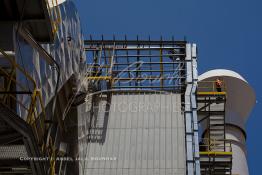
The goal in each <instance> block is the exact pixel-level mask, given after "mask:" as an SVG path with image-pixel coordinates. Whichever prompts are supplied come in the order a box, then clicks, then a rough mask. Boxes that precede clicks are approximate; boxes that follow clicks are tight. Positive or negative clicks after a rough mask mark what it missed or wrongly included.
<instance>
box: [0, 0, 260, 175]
mask: <svg viewBox="0 0 262 175" xmlns="http://www.w3.org/2000/svg"><path fill="white" fill-rule="evenodd" d="M0 8H1V9H0V24H1V28H0V31H1V32H0V52H1V53H0V81H1V83H0V98H1V102H0V174H36V175H45V174H50V175H55V174H58V175H67V174H68V175H69V174H81V175H144V174H150V175H151V174H152V175H153V174H154V175H248V174H249V173H248V165H247V158H246V157H247V153H246V146H245V143H246V135H247V133H246V131H245V123H246V121H247V119H248V117H249V114H250V112H251V111H252V108H253V106H254V104H255V101H256V97H255V92H254V90H253V89H252V87H251V86H250V85H249V84H248V82H247V80H245V79H244V78H243V77H242V76H241V75H239V74H238V73H236V72H234V71H231V70H225V69H217V70H211V71H208V72H205V73H204V74H202V75H199V74H198V67H197V65H198V62H197V59H198V58H197V45H196V44H194V43H189V42H187V41H178V40H175V39H174V38H171V39H169V40H165V39H163V38H160V39H159V40H152V39H150V38H148V39H140V38H138V37H137V39H135V40H130V39H128V37H125V38H122V39H119V38H116V37H113V38H112V39H110V40H108V39H105V38H104V37H101V38H100V39H97V38H92V36H91V37H90V38H88V39H87V38H86V39H84V38H83V34H82V31H81V24H80V19H79V16H78V13H77V9H76V8H75V6H74V2H73V1H71V0H24V1H18V0H17V1H10V0H3V1H1V2H0Z"/></svg>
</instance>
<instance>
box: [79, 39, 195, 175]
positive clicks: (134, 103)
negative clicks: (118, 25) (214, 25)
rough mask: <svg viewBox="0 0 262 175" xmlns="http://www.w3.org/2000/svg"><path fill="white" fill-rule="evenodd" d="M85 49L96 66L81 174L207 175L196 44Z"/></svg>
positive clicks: (108, 44) (82, 116)
mask: <svg viewBox="0 0 262 175" xmlns="http://www.w3.org/2000/svg"><path fill="white" fill-rule="evenodd" d="M85 44H86V47H85V49H86V51H87V57H88V58H89V60H90V59H91V60H90V61H89V62H88V63H89V65H88V70H89V71H90V72H87V80H88V83H87V84H88V88H87V92H86V93H87V97H86V103H84V104H82V105H80V106H78V113H79V115H78V121H79V157H80V164H79V172H80V174H101V175H102V174H109V175H110V174H121V175H122V174H141V175H144V174H159V175H160V174H161V175H165V174H175V175H182V174H183V175H185V174H187V175H200V165H199V153H198V152H199V150H198V149H199V148H198V147H199V146H198V121H197V106H196V97H195V95H196V94H195V93H196V86H197V61H196V45H195V44H193V45H192V44H188V43H186V42H185V41H174V40H169V41H164V40H162V39H160V40H159V41H150V39H149V40H148V41H145V40H138V39H137V40H131V41H130V40H103V39H102V40H88V41H85ZM136 63H139V65H136ZM168 74H171V75H172V76H168ZM155 79H157V80H158V81H155ZM170 84H171V85H170Z"/></svg>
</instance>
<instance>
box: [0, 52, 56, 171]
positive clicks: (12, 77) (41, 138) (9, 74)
mask: <svg viewBox="0 0 262 175" xmlns="http://www.w3.org/2000/svg"><path fill="white" fill-rule="evenodd" d="M0 53H1V54H2V56H3V57H2V58H3V59H4V60H5V61H6V62H8V65H9V66H8V69H7V68H4V67H1V66H0V74H1V75H2V76H3V77H4V79H5V81H6V85H4V86H2V87H0V91H2V92H3V95H2V96H1V97H0V100H1V101H2V102H3V103H5V104H7V105H10V102H11V101H12V102H14V103H15V105H16V106H15V109H17V112H19V111H20V112H21V111H23V112H22V113H23V114H24V115H25V116H21V117H22V118H23V119H24V120H25V121H26V122H27V123H28V124H29V125H31V127H32V129H33V132H34V134H35V136H36V139H37V141H38V144H39V145H41V149H42V153H43V154H47V155H48V157H49V158H50V159H49V160H50V167H51V170H50V172H53V173H50V174H52V175H53V174H54V168H55V161H52V160H55V147H54V145H53V141H52V138H51V136H50V139H49V140H48V141H47V142H46V141H45V133H46V132H47V129H48V128H49V125H48V124H47V123H45V120H46V119H47V118H46V113H45V106H44V103H43V99H42V95H41V90H40V89H38V88H37V85H36V81H35V80H34V79H33V78H32V76H31V75H30V74H29V73H28V72H27V71H26V70H24V69H23V68H22V67H21V66H20V65H18V64H17V63H16V62H15V60H14V58H12V57H11V56H9V55H8V54H7V53H5V52H4V51H3V50H2V49H0ZM16 73H19V75H20V76H23V77H24V78H25V79H26V82H27V86H28V87H26V85H24V84H25V83H23V82H21V80H20V81H19V80H18V79H17V78H16ZM12 84H13V85H14V88H15V89H16V90H15V91H12V89H14V88H12ZM17 89H18V90H17Z"/></svg>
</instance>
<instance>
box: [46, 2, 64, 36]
mask: <svg viewBox="0 0 262 175" xmlns="http://www.w3.org/2000/svg"><path fill="white" fill-rule="evenodd" d="M45 2H46V5H47V9H48V13H49V16H50V19H51V23H52V30H53V33H54V34H56V32H57V31H58V28H59V24H60V23H61V21H62V18H61V14H60V9H59V6H58V1H57V0H45Z"/></svg>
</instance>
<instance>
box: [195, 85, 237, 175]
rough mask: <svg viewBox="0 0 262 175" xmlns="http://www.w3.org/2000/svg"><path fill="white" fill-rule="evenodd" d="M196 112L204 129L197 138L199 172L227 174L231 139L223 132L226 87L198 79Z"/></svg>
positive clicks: (229, 169)
mask: <svg viewBox="0 0 262 175" xmlns="http://www.w3.org/2000/svg"><path fill="white" fill-rule="evenodd" d="M197 103H198V115H199V116H200V120H199V121H198V122H199V123H200V124H201V123H202V124H203V126H204V127H206V130H205V131H204V133H203V135H202V140H201V141H200V146H199V147H200V161H201V164H200V165H201V174H202V175H218V174H219V175H228V174H231V169H232V147H231V141H230V140H226V135H225V104H226V86H225V84H223V86H221V87H217V86H216V82H215V81H203V82H199V86H198V93H197Z"/></svg>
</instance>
